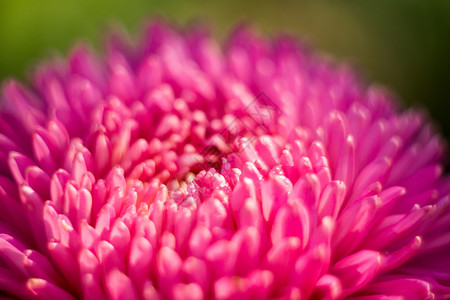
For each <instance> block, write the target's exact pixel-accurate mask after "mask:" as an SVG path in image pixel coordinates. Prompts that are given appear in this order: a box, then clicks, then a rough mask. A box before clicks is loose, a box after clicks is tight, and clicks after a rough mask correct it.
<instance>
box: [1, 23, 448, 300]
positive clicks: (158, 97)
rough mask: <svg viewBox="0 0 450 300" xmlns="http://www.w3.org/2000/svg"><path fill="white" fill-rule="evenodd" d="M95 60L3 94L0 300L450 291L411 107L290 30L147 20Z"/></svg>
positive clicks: (441, 185)
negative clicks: (217, 34)
mask: <svg viewBox="0 0 450 300" xmlns="http://www.w3.org/2000/svg"><path fill="white" fill-rule="evenodd" d="M106 52H107V53H106V58H105V59H104V60H102V59H98V58H96V57H94V55H93V54H92V53H91V51H89V50H88V49H87V48H86V47H84V46H80V47H78V48H77V49H76V50H75V51H74V52H73V54H72V55H71V57H70V59H69V60H68V61H65V60H55V61H53V62H52V63H50V64H46V65H43V66H41V67H40V68H38V69H37V71H36V72H35V74H34V76H33V80H32V88H26V87H24V86H23V85H21V84H20V83H17V82H14V81H10V82H7V83H5V84H4V89H3V99H2V101H1V105H2V108H1V118H0V157H1V160H0V174H1V175H0V295H1V296H5V297H16V298H22V299H34V298H39V299H73V298H83V299H107V298H109V299H204V298H207V299H212V298H215V299H264V298H272V299H273V298H277V299H278V298H286V299H308V298H311V299H342V298H347V297H351V298H352V299H432V298H438V299H444V298H447V299H448V298H450V255H449V253H450V208H449V205H448V204H449V196H448V195H449V193H450V182H449V180H448V178H446V177H443V176H442V175H441V173H442V161H443V159H444V157H445V156H444V155H445V154H444V151H443V141H441V138H440V136H439V135H438V134H435V132H434V131H433V129H432V128H431V126H430V125H429V123H428V122H427V120H426V119H427V118H426V117H425V116H424V114H423V113H420V112H417V111H414V110H407V111H404V110H401V109H399V108H398V107H397V104H396V102H395V100H393V99H392V97H391V96H390V95H388V94H387V93H386V92H385V91H383V90H382V89H380V88H376V87H372V86H369V87H366V86H365V84H364V83H362V82H360V81H359V80H358V78H357V77H356V76H355V75H354V73H353V72H352V71H351V70H350V69H348V68H347V67H345V66H341V65H336V64H334V63H332V62H330V61H327V60H325V59H323V58H321V57H319V56H317V55H316V54H314V53H311V52H310V51H309V50H308V49H305V48H304V47H302V46H301V45H300V44H299V43H298V42H296V41H294V40H293V39H291V38H289V37H281V38H278V39H275V40H267V39H265V38H262V37H258V36H255V35H254V34H253V33H251V32H249V31H248V30H246V29H240V30H237V32H236V33H235V34H234V35H233V36H232V37H231V39H230V41H229V43H228V46H227V47H226V49H225V50H222V49H221V48H220V47H219V46H218V44H217V41H215V40H214V39H212V38H211V37H210V36H209V35H207V34H206V33H205V32H204V31H202V30H191V31H189V32H187V33H180V32H177V31H175V30H174V29H172V28H170V27H169V26H166V25H164V24H161V23H154V24H153V25H151V26H149V27H148V31H146V33H145V34H144V38H143V39H142V41H141V42H140V43H139V45H137V46H135V47H131V46H129V45H128V44H127V43H125V42H124V41H123V40H122V39H121V38H120V37H118V36H113V37H112V38H111V39H110V42H109V44H108V47H107V51H106Z"/></svg>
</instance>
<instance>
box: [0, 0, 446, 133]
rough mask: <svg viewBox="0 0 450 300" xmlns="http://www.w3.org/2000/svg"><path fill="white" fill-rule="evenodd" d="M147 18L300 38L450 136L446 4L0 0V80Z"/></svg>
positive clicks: (222, 31) (410, 0)
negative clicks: (245, 24) (111, 27)
mask: <svg viewBox="0 0 450 300" xmlns="http://www.w3.org/2000/svg"><path fill="white" fill-rule="evenodd" d="M154 15H159V16H161V15H162V16H164V17H165V18H167V19H168V20H170V21H173V22H176V23H178V24H181V25H183V24H186V23H189V22H191V21H193V20H194V21H195V20H203V21H206V22H207V23H209V25H210V26H211V27H212V29H213V31H214V32H215V33H216V34H217V35H218V36H219V37H224V36H226V33H227V32H228V31H229V30H231V29H232V28H233V27H234V26H235V25H236V23H239V22H242V21H249V22H250V23H251V24H253V26H254V27H255V28H258V30H260V31H262V32H269V33H273V32H280V31H283V32H289V33H292V34H295V35H297V36H300V37H302V38H303V39H305V40H306V41H308V42H309V43H311V44H312V45H313V46H314V47H315V48H317V49H320V51H322V52H325V53H329V54H331V55H332V56H334V57H336V58H338V59H340V60H344V61H347V62H349V63H350V64H352V65H353V66H354V67H356V68H357V69H358V70H359V71H360V72H361V73H362V74H363V75H364V76H365V78H366V79H367V80H368V81H375V82H378V83H382V84H384V85H386V86H388V87H389V88H390V89H391V90H393V91H394V92H395V93H396V94H397V95H398V96H399V98H401V99H403V101H404V102H405V103H407V104H408V105H415V106H425V107H426V108H427V109H428V110H429V111H430V112H431V115H432V116H433V118H434V119H435V120H436V123H437V124H438V125H439V126H440V127H441V129H442V130H443V131H444V134H445V135H446V136H447V137H449V136H450V118H448V117H447V114H448V111H449V108H450V104H449V101H450V96H449V92H448V87H449V86H450V57H449V56H450V1H449V0H441V1H439V0H430V1H423V0H378V1H376V0H375V1H373V0H372V1H337V0H328V1H327V0H314V1H312V0H310V1H294V0H279V1H266V2H262V1H256V0H249V1H238V0H228V1H227V0H220V1H215V2H214V1H206V0H195V1H190V2H186V1H181V0H180V1H171V0H169V1H167V0H165V1H163V0H158V1H146V0H136V1H120V0H110V1H100V0H82V1H60V0H41V1H33V0H0V80H3V79H5V78H7V77H18V78H20V79H22V80H24V79H26V78H27V76H28V74H29V71H30V70H31V69H32V67H33V66H34V65H35V63H36V62H38V61H40V60H42V59H44V58H48V57H49V56H50V53H52V52H54V51H55V50H56V51H58V52H61V53H66V52H67V51H68V49H69V48H70V46H71V45H73V44H74V42H76V41H77V40H79V39H83V40H86V39H87V40H88V41H90V42H91V43H92V44H94V45H95V46H96V47H100V45H101V41H102V36H103V34H104V31H105V28H107V26H108V24H110V23H111V22H112V21H113V22H119V23H121V24H123V25H124V26H125V27H126V28H127V29H128V30H129V31H130V32H131V33H132V34H133V35H137V33H138V32H139V29H140V26H141V25H142V23H143V22H144V21H145V19H146V18H147V17H149V16H154Z"/></svg>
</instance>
